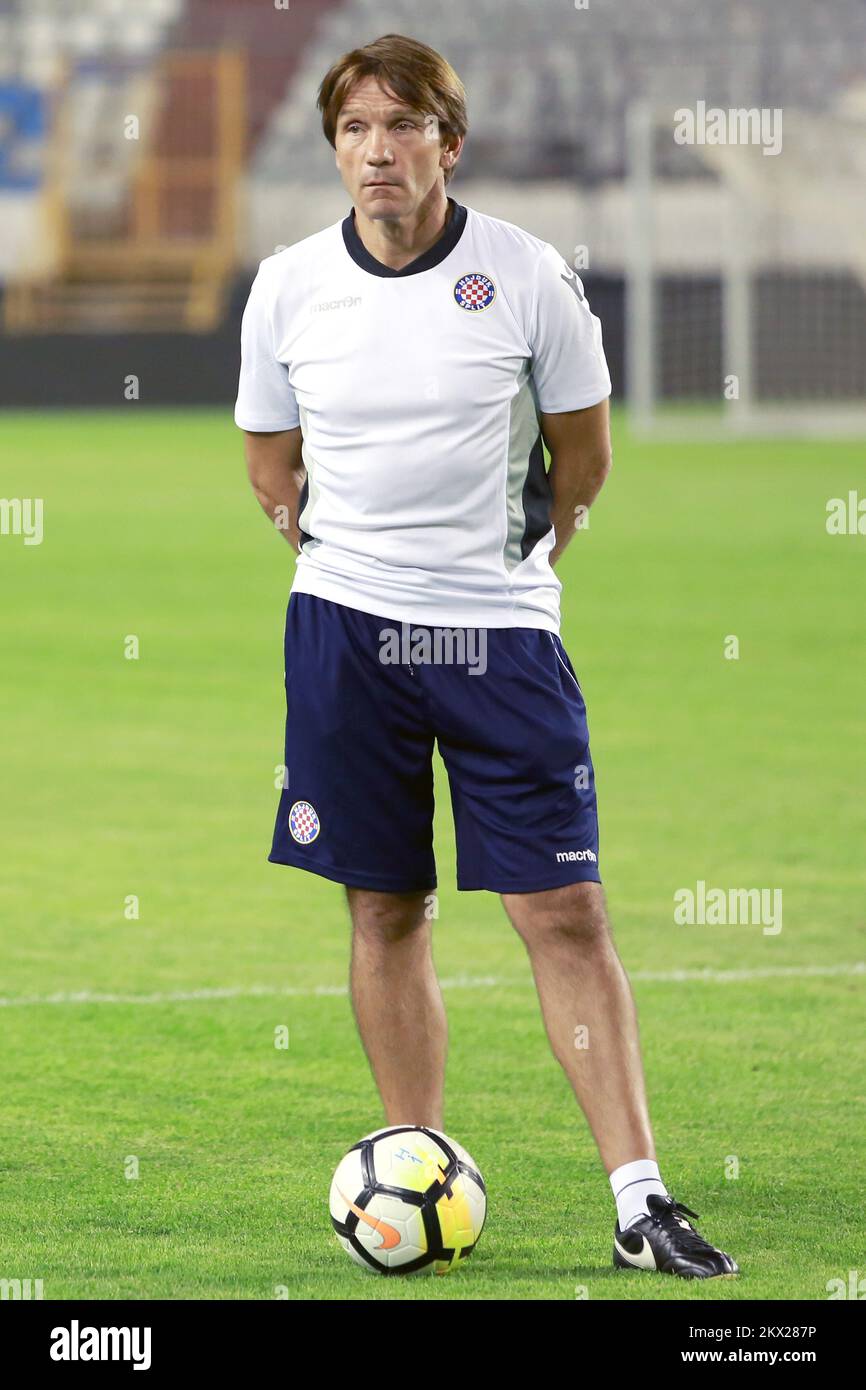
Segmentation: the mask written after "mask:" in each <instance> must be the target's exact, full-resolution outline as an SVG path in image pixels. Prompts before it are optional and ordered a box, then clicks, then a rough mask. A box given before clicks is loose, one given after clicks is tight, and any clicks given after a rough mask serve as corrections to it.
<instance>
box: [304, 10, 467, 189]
mask: <svg viewBox="0 0 866 1390" xmlns="http://www.w3.org/2000/svg"><path fill="white" fill-rule="evenodd" d="M365 77H375V78H376V80H377V81H378V82H379V84H380V86H382V87H386V88H388V89H390V90H391V91H392V92H393V94H394V96H395V97H397V99H398V100H399V101H404V102H406V104H407V105H408V106H411V108H412V110H413V111H421V112H423V113H424V114H425V115H428V114H429V115H434V116H436V118H437V120H438V122H439V133H440V137H441V136H443V135H444V136H455V135H458V136H459V135H465V134H466V131H467V130H468V128H469V127H468V122H467V119H466V92H465V91H464V88H463V83H462V82H461V81H460V78H459V77H458V76H457V73H456V72H455V71H454V69H453V68H452V66H451V64H450V63H449V62H448V61H447V59H445V58H443V57H442V54H441V53H437V52H436V50H435V48H428V46H427V44H426V43H419V42H418V40H417V39H407V38H406V37H405V36H404V35H403V34H383V35H382V37H381V38H380V39H374V41H373V42H372V43H367V44H365V45H364V47H363V48H353V49H352V50H351V52H350V53H344V54H343V56H342V58H338V60H337V62H336V63H334V65H333V67H332V68H331V69H330V70H329V71H328V72H327V73H326V74H325V77H324V79H323V81H322V85H321V87H320V88H319V95H318V98H317V101H316V105H317V106H318V108H319V110H320V111H321V113H322V129H323V130H324V132H325V138H326V139H327V141H328V143H329V144H330V145H332V146H333V147H334V148H336V135H337V119H338V117H339V115H340V109H341V107H342V106H343V105H344V104H345V102H346V98H347V97H348V95H349V92H350V91H351V89H352V88H353V87H354V86H355V84H356V83H357V82H359V81H361V80H362V79H363V78H365ZM454 167H455V166H454V165H453V164H452V165H451V166H450V168H448V169H446V170H445V171H444V173H445V182H446V184H447V183H448V182H449V181H450V179H451V176H452V174H453V173H454Z"/></svg>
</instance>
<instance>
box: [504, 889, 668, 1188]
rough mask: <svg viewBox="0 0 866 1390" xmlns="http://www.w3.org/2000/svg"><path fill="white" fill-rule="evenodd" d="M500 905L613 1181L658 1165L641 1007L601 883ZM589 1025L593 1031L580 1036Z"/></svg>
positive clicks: (517, 896)
mask: <svg viewBox="0 0 866 1390" xmlns="http://www.w3.org/2000/svg"><path fill="white" fill-rule="evenodd" d="M502 902H503V905H504V907H505V910H506V912H507V913H508V915H509V917H510V918H511V921H512V923H513V925H514V927H515V928H516V930H517V931H518V932H519V934H520V936H521V937H522V938H523V942H524V944H525V946H526V949H527V951H528V953H529V959H530V962H531V964H532V973H533V975H534V976H535V983H536V986H537V989H538V997H539V1000H540V1002H541V1009H542V1014H543V1017H544V1025H545V1028H546V1029H547V1036H548V1038H549V1039H550V1045H551V1047H552V1049H553V1052H554V1055H555V1056H556V1058H557V1060H558V1061H559V1062H560V1063H561V1065H562V1067H563V1070H564V1071H565V1073H566V1075H567V1076H568V1079H569V1081H570V1082H571V1085H572V1088H573V1090H574V1093H575V1095H576V1097H577V1099H578V1102H579V1103H580V1107H581V1109H582V1110H583V1113H584V1115H585V1116H586V1118H587V1122H588V1123H589V1127H590V1129H591V1130H592V1133H593V1135H594V1137H595V1142H596V1144H597V1145H598V1150H599V1153H600V1155H601V1158H602V1162H603V1163H604V1166H605V1169H606V1171H607V1173H608V1175H610V1174H611V1173H612V1172H613V1171H614V1169H615V1168H619V1167H620V1166H621V1165H622V1164H624V1163H631V1162H633V1161H634V1160H635V1159H638V1158H649V1159H652V1160H654V1161H655V1157H656V1154H655V1147H654V1145H653V1136H652V1130H651V1128H650V1121H649V1113H648V1110H647V1100H646V1090H645V1087H644V1077H643V1066H642V1063H641V1056H640V1042H639V1039H638V1025H637V1011H636V1009H635V1003H634V996H633V994H632V990H631V985H630V984H629V980H628V976H627V975H626V973H625V970H624V968H623V965H622V962H621V961H620V959H619V956H618V955H617V952H616V948H615V946H614V944H613V940H612V937H611V934H610V926H609V924H608V920H607V913H606V911H605V905H604V892H603V890H602V887H601V884H600V883H571V884H568V886H567V887H565V888H552V889H549V890H546V891H544V892H541V893H503V894H502ZM581 1025H583V1026H584V1028H585V1030H586V1032H585V1034H583V1033H576V1031H575V1030H576V1029H578V1028H580V1027H581ZM584 1041H585V1043H586V1045H585V1046H583V1045H581V1044H583V1043H584Z"/></svg>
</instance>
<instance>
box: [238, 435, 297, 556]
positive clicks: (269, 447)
mask: <svg viewBox="0 0 866 1390" xmlns="http://www.w3.org/2000/svg"><path fill="white" fill-rule="evenodd" d="M302 444H303V437H302V435H301V430H300V426H299V427H298V428H297V429H294V430H278V431H277V432H276V433H275V434H254V433H253V432H252V431H251V430H244V454H245V455H246V460H247V473H248V474H249V479H250V482H251V483H252V486H253V492H254V493H255V494H256V497H257V498H258V499H259V501H260V502H261V504H262V506H263V508H264V510H265V511H266V512H267V514H268V516H269V517H270V518H271V521H272V522H273V523H274V525H275V526H277V527H278V528H279V530H281V531H282V532H283V535H284V536H285V538H286V540H287V541H288V542H289V545H290V546H291V547H292V549H293V550H294V551H296V552H297V551H298V549H299V548H300V544H301V533H300V530H299V527H298V503H299V499H300V495H301V489H302V488H303V486H304V482H305V481H306V477H307V470H306V468H305V467H304V464H303V459H302V457H301V446H302Z"/></svg>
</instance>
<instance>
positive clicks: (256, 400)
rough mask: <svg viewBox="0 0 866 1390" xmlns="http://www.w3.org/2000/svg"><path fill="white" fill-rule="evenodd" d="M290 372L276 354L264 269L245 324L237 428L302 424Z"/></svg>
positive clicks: (249, 302)
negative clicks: (291, 384)
mask: <svg viewBox="0 0 866 1390" xmlns="http://www.w3.org/2000/svg"><path fill="white" fill-rule="evenodd" d="M300 419H301V417H300V412H299V410H298V403H297V401H296V399H295V393H294V391H293V390H292V388H291V386H290V385H289V372H288V368H287V367H286V365H285V363H284V362H280V361H279V359H278V358H277V356H276V354H275V352H274V343H273V329H272V324H271V306H270V303H269V297H268V293H267V279H266V277H265V274H264V273H263V270H262V268H261V267H259V272H258V274H257V275H256V278H255V280H254V281H253V283H252V288H251V289H250V296H249V299H248V300H247V306H246V308H245V309H244V316H243V320H242V322H241V371H240V380H239V381H238V398H237V402H236V404H235V424H236V425H238V426H239V428H240V429H242V430H254V431H255V430H260V431H261V432H262V433H266V432H267V431H269V430H293V429H297V427H298V425H299V424H300Z"/></svg>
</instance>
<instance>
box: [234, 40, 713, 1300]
mask: <svg viewBox="0 0 866 1390" xmlns="http://www.w3.org/2000/svg"><path fill="white" fill-rule="evenodd" d="M319 107H320V109H321V111H322V123H323V128H324V131H325V135H326V136H327V138H328V140H329V142H330V143H331V144H332V145H333V147H334V150H335V156H336V164H337V168H338V170H339V172H340V175H341V177H342V179H343V182H344V184H345V186H346V189H347V190H348V192H349V194H350V195H351V198H352V203H353V208H352V211H351V213H350V214H349V215H348V216H347V217H346V218H345V219H344V220H342V221H340V222H337V223H335V224H334V225H333V226H331V227H328V228H327V229H325V230H324V231H322V232H318V233H315V234H314V235H313V236H310V237H307V238H306V239H305V240H303V241H301V242H299V243H297V244H296V245H294V246H291V247H289V248H288V249H287V250H285V251H282V252H280V253H279V254H278V255H275V256H270V257H268V258H267V259H266V260H264V261H263V262H262V264H261V266H260V268H259V272H258V275H257V276H256V279H255V282H254V284H253V287H252V290H251V292H250V298H249V302H248V305H247V309H246V312H245V315H244V322H243V330H242V367H241V375H240V387H239V393H238V401H237V407H236V411H235V420H236V422H237V424H238V425H239V426H240V427H241V428H242V429H243V430H244V431H245V447H246V457H247V463H248V469H249V476H250V480H251V482H252V486H253V488H254V490H255V492H256V495H257V496H258V498H259V501H260V502H261V504H262V506H263V507H264V509H265V511H266V512H267V513H268V515H269V516H270V517H271V518H272V520H273V521H275V523H276V524H277V525H279V526H281V527H282V529H284V530H285V533H286V536H287V538H288V540H289V542H290V543H291V544H292V546H293V548H294V549H295V550H296V551H297V553H298V562H297V569H296V574H295V579H294V584H293V589H292V593H291V597H290V600H289V606H288V613H287V619H286V642H285V656H286V701H287V709H288V717H287V721H286V769H287V773H286V776H287V782H286V786H285V788H284V790H283V793H282V796H281V798H280V805H279V809H278V813H277V822H276V828H275V832H274V840H273V847H272V850H271V854H270V858H271V860H272V861H274V862H276V863H281V864H291V865H296V866H300V867H302V868H307V869H310V870H312V872H314V873H318V874H322V875H324V876H325V877H326V878H330V879H333V880H335V881H336V882H338V883H342V884H344V885H345V886H346V892H347V896H348V902H349V908H350V912H351V917H352V924H353V942H352V963H351V989H352V1001H353V1007H354V1010H355V1015H356V1018H357V1022H358V1027H359V1030H360V1033H361V1038H362V1041H363V1044H364V1047H365V1050H366V1053H367V1056H368V1058H369V1061H370V1065H371V1068H372V1070H373V1074H374V1076H375V1079H376V1083H377V1085H378V1088H379V1092H380V1094H381V1097H382V1103H383V1106H384V1109H385V1115H386V1120H387V1123H388V1124H389V1125H391V1124H418V1125H428V1126H431V1127H433V1128H435V1129H438V1130H442V1128H443V1125H442V1098H443V1088H444V1071H445V1055H446V1045H447V1031H446V1019H445V1011H444V1007H443V1003H442V996H441V993H440V990H439V985H438V981H437V978H436V975H435V972H434V968H433V961H432V955H431V928H430V921H429V919H428V915H427V913H426V912H425V907H426V906H427V903H428V899H429V895H430V893H431V890H432V889H434V888H435V886H436V871H435V861H434V857H433V848H432V819H433V776H432V764H431V755H432V749H433V742H434V738H435V739H436V740H437V742H438V746H439V749H440V752H441V754H442V757H443V760H444V763H445V766H446V769H447V771H448V777H449V785H450V791H451V799H452V807H453V812H454V820H455V827H456V835H457V883H458V888H459V889H461V890H477V889H487V890H489V891H493V892H497V893H499V894H501V897H502V902H503V904H504V907H505V910H506V912H507V914H508V916H509V917H510V919H511V922H512V923H513V925H514V927H515V928H516V930H517V931H518V932H519V934H520V936H521V937H522V939H523V941H524V943H525V945H526V947H527V950H528V953H529V956H530V960H531V963H532V969H533V973H534V977H535V981H536V985H537V988H538V993H539V998H540V1002H541V1007H542V1012H543V1015H544V1021H545V1025H546V1028H547V1032H548V1036H549V1038H550V1042H551V1046H552V1049H553V1051H554V1053H555V1055H556V1057H557V1058H558V1060H559V1061H560V1063H561V1064H562V1066H563V1068H564V1070H565V1071H566V1073H567V1075H568V1078H569V1080H570V1082H571V1084H572V1086H573V1088H574V1091H575V1094H576V1096H577V1099H578V1101H579V1103H580V1105H581V1107H582V1109H583V1111H584V1114H585V1115H586V1118H587V1121H588V1123H589V1125H590V1127H591V1129H592V1132H593V1135H594V1137H595V1140H596V1143H597V1144H598V1148H599V1152H600V1155H601V1158H602V1161H603V1162H604V1165H605V1169H606V1171H607V1173H608V1174H609V1177H610V1181H611V1186H612V1189H613V1193H614V1196H615V1199H616V1205H617V1218H618V1219H617V1226H616V1229H615V1237H614V1241H615V1243H614V1262H615V1263H616V1264H617V1265H619V1266H624V1267H637V1268H644V1269H658V1270H661V1271H664V1272H667V1273H672V1274H679V1275H683V1276H686V1277H699V1278H712V1277H718V1276H727V1275H731V1274H733V1273H736V1272H737V1266H736V1265H735V1263H734V1261H733V1260H732V1259H731V1258H730V1256H728V1255H726V1254H724V1253H723V1252H722V1251H719V1250H717V1249H715V1248H714V1247H713V1246H711V1245H709V1244H707V1242H706V1241H704V1240H703V1239H702V1237H701V1236H700V1235H699V1234H698V1233H697V1232H696V1231H695V1230H694V1228H693V1227H692V1226H691V1225H690V1224H689V1222H688V1221H687V1220H686V1219H685V1214H689V1215H694V1213H689V1212H688V1208H686V1207H684V1206H682V1205H681V1204H679V1203H678V1202H676V1201H675V1200H674V1198H673V1197H671V1196H670V1195H669V1194H668V1192H667V1189H666V1188H665V1186H664V1184H663V1182H662V1180H661V1176H660V1174H659V1169H658V1166H657V1163H656V1158H655V1150H654V1145H653V1137H652V1132H651V1129H650V1122H649V1117H648V1113H647V1104H646V1098H645V1093H644V1083H643V1075H642V1066H641V1059H640V1050H639V1044H638V1033H637V1021H636V1015H635V1008H634V1002H633V998H632V994H631V990H630V986H629V983H628V980H627V977H626V975H625V972H624V970H623V967H622V965H621V963H620V961H619V957H618V955H617V953H616V950H615V948H614V945H613V941H612V939H611V934H610V928H609V924H608V921H607V917H606V913H605V906H604V897H603V891H602V887H601V880H600V876H599V869H598V827H597V819H596V801H595V787H594V775H593V768H592V761H591V758H590V753H589V738H588V732H587V724H586V708H585V705H584V701H583V696H582V694H581V690H580V686H579V684H578V681H577V679H576V677H575V674H574V670H573V668H572V666H571V662H570V661H569V658H568V656H567V654H566V652H565V650H564V648H563V645H562V643H561V641H560V638H559V594H560V591H561V587H562V586H561V585H560V583H559V581H558V580H557V579H556V577H555V575H554V573H553V569H552V565H553V564H555V563H556V561H557V560H558V558H559V556H560V555H561V554H562V552H563V550H564V549H565V547H566V545H567V544H568V542H569V541H570V540H571V538H572V535H573V533H574V530H575V517H576V516H580V515H582V514H583V511H582V509H585V508H587V507H589V506H590V504H591V503H592V502H593V500H594V499H595V497H596V496H597V495H598V492H599V490H600V488H601V486H602V484H603V482H604V480H605V477H606V476H607V473H608V470H609V468H610V465H611V451H610V442H609V429H608V396H609V394H610V378H609V376H608V371H607V366H606V363H605V359H604V353H603V351H602V343H601V331H600V325H599V323H598V320H597V319H596V318H595V316H594V315H593V314H592V313H591V312H590V309H589V306H588V304H587V301H586V296H585V294H584V292H583V286H582V284H581V282H580V280H579V279H578V277H577V276H576V275H575V274H574V271H573V270H572V269H571V268H570V267H569V266H568V265H567V263H566V262H565V261H564V260H563V259H562V257H561V256H560V255H559V254H558V252H556V251H555V250H554V248H553V247H552V246H551V245H549V244H548V243H546V242H543V241H541V240H539V238H537V237H535V236H532V235H531V234H530V233H528V232H524V231H523V230H521V229H520V228H519V227H516V226H513V225H512V224H511V223H508V222H504V221H500V220H499V219H496V218H493V217H488V216H484V215H482V214H480V213H477V212H475V211H474V210H472V209H470V208H466V207H463V206H462V205H461V204H459V203H457V202H456V201H455V200H454V199H452V198H449V197H448V195H447V194H446V191H445V190H446V185H447V183H448V181H449V180H450V178H451V176H452V174H453V172H454V167H455V164H456V162H457V160H458V158H459V156H460V152H461V150H462V146H463V141H464V137H465V134H466V130H467V123H466V110H465V93H464V91H463V87H462V84H461V83H460V80H459V78H458V77H457V75H456V73H455V72H454V70H453V69H452V68H451V66H450V65H449V64H448V63H447V62H446V61H445V60H444V59H443V58H442V57H441V55H439V54H438V53H436V52H435V51H434V50H432V49H430V48H428V47H426V46H425V45H424V44H420V43H416V42H415V41H413V40H411V39H407V38H404V37H402V36H400V35H395V34H388V35H385V36H384V37H383V38H381V39H379V40H377V41H376V42H374V43H371V44H368V45H366V47H364V48H362V49H357V50H354V51H353V52H351V53H348V54H346V55H345V56H344V57H343V58H341V59H340V60H339V62H337V63H336V64H335V65H334V67H333V68H332V69H331V71H330V72H329V73H328V74H327V76H326V77H325V79H324V81H323V83H322V86H321V89H320V92H319ZM542 438H543V440H544V442H545V443H546V444H547V447H548V449H549V451H550V456H551V464H550V470H549V473H546V472H545V466H544V454H543V449H542ZM458 638H461V639H463V648H462V656H463V658H464V659H463V660H458V661H457V662H456V663H455V662H454V661H453V660H450V661H449V660H448V658H447V656H446V657H445V658H444V659H442V650H443V642H445V641H447V642H450V644H451V649H452V650H451V655H452V656H453V646H454V643H455V640H456V639H458ZM470 639H473V640H470ZM437 651H438V653H439V656H438V659H437V655H436V653H437ZM431 653H432V654H433V655H432V659H431ZM383 1000H387V1001H388V1005H387V1008H383V1006H382V1001H383ZM576 1021H578V1022H580V1023H581V1024H584V1025H586V1027H587V1028H588V1031H589V1037H590V1039H591V1046H590V1047H588V1048H586V1049H581V1050H578V1049H576V1048H575V1047H574V1027H575V1022H576Z"/></svg>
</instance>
